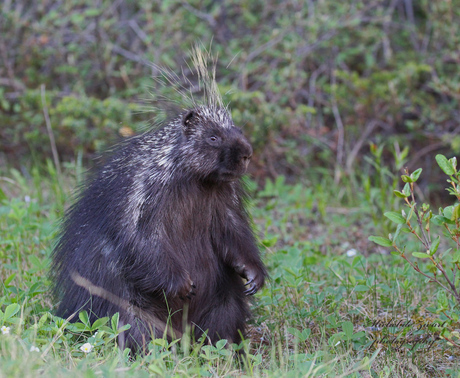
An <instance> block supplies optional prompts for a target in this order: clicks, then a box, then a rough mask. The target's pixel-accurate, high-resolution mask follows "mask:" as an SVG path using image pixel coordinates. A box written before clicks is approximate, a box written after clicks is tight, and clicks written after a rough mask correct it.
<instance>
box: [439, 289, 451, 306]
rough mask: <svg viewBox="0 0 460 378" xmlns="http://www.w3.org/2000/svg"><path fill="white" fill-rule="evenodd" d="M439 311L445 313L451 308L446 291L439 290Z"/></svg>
mask: <svg viewBox="0 0 460 378" xmlns="http://www.w3.org/2000/svg"><path fill="white" fill-rule="evenodd" d="M437 300H438V310H441V311H445V310H447V309H448V308H449V300H448V299H447V295H446V293H445V291H444V290H439V291H438V295H437Z"/></svg>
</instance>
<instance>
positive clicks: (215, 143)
mask: <svg viewBox="0 0 460 378" xmlns="http://www.w3.org/2000/svg"><path fill="white" fill-rule="evenodd" d="M206 141H207V142H208V143H209V144H210V145H211V146H218V145H219V144H220V141H221V138H220V137H218V136H216V135H211V136H210V137H208V138H207V140H206Z"/></svg>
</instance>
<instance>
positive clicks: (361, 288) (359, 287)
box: [354, 285, 369, 291]
mask: <svg viewBox="0 0 460 378" xmlns="http://www.w3.org/2000/svg"><path fill="white" fill-rule="evenodd" d="M354 290H355V291H369V287H368V286H366V285H357V286H356V287H355V289H354Z"/></svg>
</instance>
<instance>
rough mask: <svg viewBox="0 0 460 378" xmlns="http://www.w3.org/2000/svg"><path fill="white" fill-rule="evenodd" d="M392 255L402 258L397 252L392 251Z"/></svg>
mask: <svg viewBox="0 0 460 378" xmlns="http://www.w3.org/2000/svg"><path fill="white" fill-rule="evenodd" d="M391 254H392V255H395V256H401V254H400V253H399V252H396V251H391Z"/></svg>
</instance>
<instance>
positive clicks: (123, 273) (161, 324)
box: [51, 49, 267, 352]
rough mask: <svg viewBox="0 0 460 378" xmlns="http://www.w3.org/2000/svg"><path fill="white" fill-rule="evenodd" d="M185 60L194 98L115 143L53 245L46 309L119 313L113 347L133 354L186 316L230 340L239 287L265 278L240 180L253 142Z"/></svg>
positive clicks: (199, 59) (241, 297)
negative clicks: (121, 328)
mask: <svg viewBox="0 0 460 378" xmlns="http://www.w3.org/2000/svg"><path fill="white" fill-rule="evenodd" d="M193 62H194V65H195V68H196V71H197V73H198V76H199V78H200V82H201V84H202V86H203V88H204V101H202V103H199V102H198V101H197V100H195V99H193V103H192V105H191V106H190V107H189V108H188V109H187V110H184V111H182V112H181V113H180V114H178V115H177V116H176V117H175V118H174V119H172V120H171V121H169V122H166V123H165V124H164V125H163V126H162V127H160V128H159V129H155V130H153V131H149V132H146V133H144V134H142V135H140V136H137V137H133V138H132V139H130V140H129V141H127V142H125V143H123V144H122V145H121V146H119V148H116V149H115V150H114V151H113V153H112V155H111V156H110V158H109V159H108V160H107V161H106V163H105V164H103V165H102V166H101V167H100V168H98V169H97V171H96V173H95V174H94V176H93V177H92V179H90V181H88V182H87V184H86V186H85V187H84V189H83V190H82V192H81V194H80V195H79V197H78V198H77V200H76V202H75V203H74V204H73V205H72V206H71V207H70V209H69V210H68V211H67V212H66V215H65V217H64V220H63V222H62V226H61V231H60V234H59V239H58V243H57V244H56V247H55V248H54V251H53V263H52V268H51V276H52V279H53V282H54V286H53V287H54V295H55V297H56V299H57V300H58V301H60V303H59V305H58V309H57V311H56V314H57V315H58V316H61V317H64V318H67V317H71V319H72V320H76V319H77V316H75V314H76V313H78V312H79V311H81V310H86V311H87V312H88V313H89V316H90V321H94V320H95V319H97V318H100V317H105V316H111V315H113V314H114V313H116V312H118V313H119V314H120V318H119V319H120V322H121V323H122V324H130V325H131V328H130V329H129V330H127V331H125V332H124V333H123V334H122V337H121V338H119V342H120V344H121V345H120V346H121V347H122V348H124V347H129V348H131V349H132V350H133V351H134V352H137V351H139V350H140V349H142V348H144V347H145V345H146V343H147V342H148V341H149V340H150V339H151V337H152V336H153V337H162V336H163V335H164V333H163V332H164V331H165V324H166V323H167V324H169V325H170V326H171V328H172V330H173V331H174V332H176V336H177V335H180V334H181V332H183V331H184V325H185V326H190V327H191V329H192V337H194V338H195V339H198V338H199V337H200V336H201V335H202V334H203V333H204V332H205V331H206V332H207V337H208V338H209V340H210V341H211V342H212V343H215V342H216V341H218V340H219V339H227V340H228V341H229V342H233V343H239V342H240V341H241V337H242V336H243V335H244V329H245V324H246V320H247V319H248V317H249V316H250V311H249V305H248V300H247V298H246V296H247V295H252V294H254V293H255V292H256V291H257V290H258V289H260V288H261V287H262V286H263V284H264V280H265V278H266V276H267V271H266V268H265V267H264V264H263V263H262V261H261V258H260V255H259V250H258V248H257V244H256V241H255V237H254V235H253V231H252V229H251V226H250V220H249V217H248V214H247V212H246V210H245V205H244V204H245V197H246V194H245V191H244V188H243V185H242V183H241V180H240V179H241V177H242V175H243V174H244V173H245V172H246V169H247V166H248V163H249V161H250V159H251V156H252V147H251V145H250V143H249V142H248V140H247V139H246V138H245V137H244V136H243V134H242V132H241V130H240V129H239V128H237V127H236V126H235V125H234V123H233V121H232V118H231V116H230V113H229V111H228V109H227V108H226V107H225V106H223V102H222V99H221V97H220V94H219V91H218V89H217V85H216V82H215V66H214V69H213V70H212V72H211V73H210V72H209V71H208V67H207V65H206V57H205V55H204V54H202V53H201V52H200V51H199V49H196V50H195V51H194V61H193ZM243 279H245V280H246V282H245V281H243ZM72 315H74V316H73V317H72Z"/></svg>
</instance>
